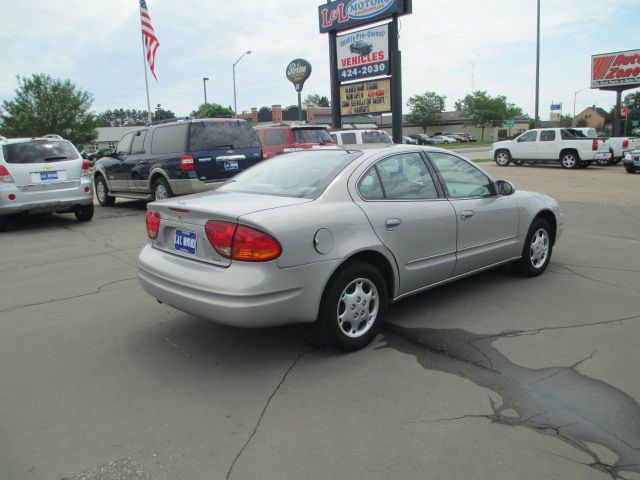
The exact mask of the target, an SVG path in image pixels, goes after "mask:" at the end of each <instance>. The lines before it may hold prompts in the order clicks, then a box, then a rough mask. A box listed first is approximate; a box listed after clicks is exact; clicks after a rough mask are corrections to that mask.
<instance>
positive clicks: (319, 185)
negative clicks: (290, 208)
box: [218, 150, 362, 198]
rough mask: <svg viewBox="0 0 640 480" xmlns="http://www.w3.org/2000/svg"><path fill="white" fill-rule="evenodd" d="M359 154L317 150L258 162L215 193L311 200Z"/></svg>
mask: <svg viewBox="0 0 640 480" xmlns="http://www.w3.org/2000/svg"><path fill="white" fill-rule="evenodd" d="M360 155H362V153H361V152H347V151H343V150H320V151H314V152H310V151H306V152H295V153H290V154H287V155H282V156H279V157H275V158H273V159H271V160H265V161H264V162H260V163H258V164H257V165H255V166H254V167H251V168H250V169H248V170H246V171H245V172H243V173H241V174H239V175H237V176H235V177H234V178H233V179H232V180H230V181H229V182H227V183H225V184H224V185H223V186H222V187H220V188H219V189H218V191H221V192H244V193H259V194H264V195H279V196H285V197H298V198H315V197H316V196H317V195H318V194H320V192H322V190H324V188H325V187H326V186H327V185H328V184H329V183H330V182H331V180H333V178H334V177H335V176H336V175H337V174H338V173H339V172H340V171H342V169H343V168H344V167H346V166H347V165H348V164H349V163H351V162H352V161H353V160H355V159H356V158H358V157H359V156H360Z"/></svg>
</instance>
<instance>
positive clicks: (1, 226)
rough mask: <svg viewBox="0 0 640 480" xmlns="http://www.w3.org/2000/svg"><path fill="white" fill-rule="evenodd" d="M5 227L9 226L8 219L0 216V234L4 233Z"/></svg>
mask: <svg viewBox="0 0 640 480" xmlns="http://www.w3.org/2000/svg"><path fill="white" fill-rule="evenodd" d="M7 226H9V219H8V218H7V217H5V216H4V215H0V232H4V231H6V230H7Z"/></svg>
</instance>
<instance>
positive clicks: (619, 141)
mask: <svg viewBox="0 0 640 480" xmlns="http://www.w3.org/2000/svg"><path fill="white" fill-rule="evenodd" d="M571 131H572V132H573V131H576V132H580V133H582V134H583V135H584V136H585V137H587V138H601V139H602V140H604V141H605V142H606V144H607V146H608V147H609V152H610V153H611V158H610V159H600V160H598V161H597V163H598V165H600V166H603V167H604V166H606V165H611V164H612V163H618V162H619V161H620V160H622V159H623V157H624V154H625V153H626V152H628V151H631V150H635V149H636V148H638V147H640V142H638V140H637V139H636V137H607V136H606V135H599V134H598V132H597V131H596V129H595V128H587V127H576V128H571Z"/></svg>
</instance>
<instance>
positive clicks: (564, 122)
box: [558, 115, 573, 127]
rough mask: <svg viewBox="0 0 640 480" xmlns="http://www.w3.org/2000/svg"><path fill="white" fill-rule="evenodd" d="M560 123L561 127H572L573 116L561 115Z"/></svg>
mask: <svg viewBox="0 0 640 480" xmlns="http://www.w3.org/2000/svg"><path fill="white" fill-rule="evenodd" d="M558 124H559V125H560V126H561V127H571V126H572V125H573V117H572V116H571V115H560V121H559V122H558Z"/></svg>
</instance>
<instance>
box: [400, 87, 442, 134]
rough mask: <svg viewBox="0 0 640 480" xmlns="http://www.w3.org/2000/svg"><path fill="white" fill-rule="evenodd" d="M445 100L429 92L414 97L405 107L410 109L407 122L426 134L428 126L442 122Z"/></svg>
mask: <svg viewBox="0 0 640 480" xmlns="http://www.w3.org/2000/svg"><path fill="white" fill-rule="evenodd" d="M445 98H447V97H443V96H441V95H438V94H437V93H436V92H430V91H426V92H425V93H424V94H423V95H414V96H413V97H411V98H410V99H409V101H408V102H407V106H408V107H409V108H410V109H411V113H410V114H409V116H408V117H407V120H408V121H409V122H410V123H413V124H415V125H420V126H421V127H422V130H423V131H424V132H425V133H426V132H427V127H428V126H429V125H437V124H439V123H441V122H442V112H443V111H444V100H445Z"/></svg>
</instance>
